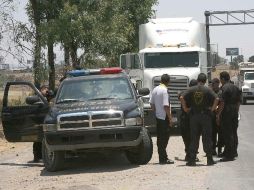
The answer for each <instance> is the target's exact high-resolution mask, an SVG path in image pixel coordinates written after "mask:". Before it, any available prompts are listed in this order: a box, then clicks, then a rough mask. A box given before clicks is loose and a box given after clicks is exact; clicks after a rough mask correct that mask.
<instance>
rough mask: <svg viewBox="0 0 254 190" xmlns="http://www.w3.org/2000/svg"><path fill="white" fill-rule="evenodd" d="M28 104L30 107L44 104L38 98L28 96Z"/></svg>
mask: <svg viewBox="0 0 254 190" xmlns="http://www.w3.org/2000/svg"><path fill="white" fill-rule="evenodd" d="M26 103H27V104H28V105H34V104H40V103H42V102H41V100H40V98H39V97H38V96H28V97H26ZM42 104H43V103H42Z"/></svg>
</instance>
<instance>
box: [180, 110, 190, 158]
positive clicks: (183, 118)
mask: <svg viewBox="0 0 254 190" xmlns="http://www.w3.org/2000/svg"><path fill="white" fill-rule="evenodd" d="M180 129H181V135H182V138H183V143H184V146H185V153H186V155H188V152H189V146H190V141H191V135H190V117H189V114H187V113H185V112H183V111H182V113H181V115H180Z"/></svg>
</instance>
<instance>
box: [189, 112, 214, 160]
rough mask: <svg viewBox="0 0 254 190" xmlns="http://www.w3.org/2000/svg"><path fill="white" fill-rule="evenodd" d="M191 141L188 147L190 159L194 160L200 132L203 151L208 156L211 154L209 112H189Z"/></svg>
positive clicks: (210, 121)
mask: <svg viewBox="0 0 254 190" xmlns="http://www.w3.org/2000/svg"><path fill="white" fill-rule="evenodd" d="M190 131H191V143H190V147H189V155H190V159H191V160H192V161H194V160H195V159H196V154H197V152H198V147H199V139H200V134H202V142H203V148H204V151H205V153H206V155H207V157H208V156H212V120H211V114H209V113H191V114H190Z"/></svg>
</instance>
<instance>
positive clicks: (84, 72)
mask: <svg viewBox="0 0 254 190" xmlns="http://www.w3.org/2000/svg"><path fill="white" fill-rule="evenodd" d="M121 72H122V68H119V67H111V68H101V69H82V70H72V71H68V72H67V73H66V75H67V77H80V76H87V75H99V74H102V75H105V74H117V73H121Z"/></svg>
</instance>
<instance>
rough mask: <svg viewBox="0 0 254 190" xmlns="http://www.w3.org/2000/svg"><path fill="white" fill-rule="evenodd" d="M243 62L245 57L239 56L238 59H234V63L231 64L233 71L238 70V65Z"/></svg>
mask: <svg viewBox="0 0 254 190" xmlns="http://www.w3.org/2000/svg"><path fill="white" fill-rule="evenodd" d="M243 61H244V57H243V55H238V56H236V57H234V58H233V60H232V62H231V63H230V65H231V67H232V68H233V69H238V68H239V66H238V64H239V63H241V62H243Z"/></svg>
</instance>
